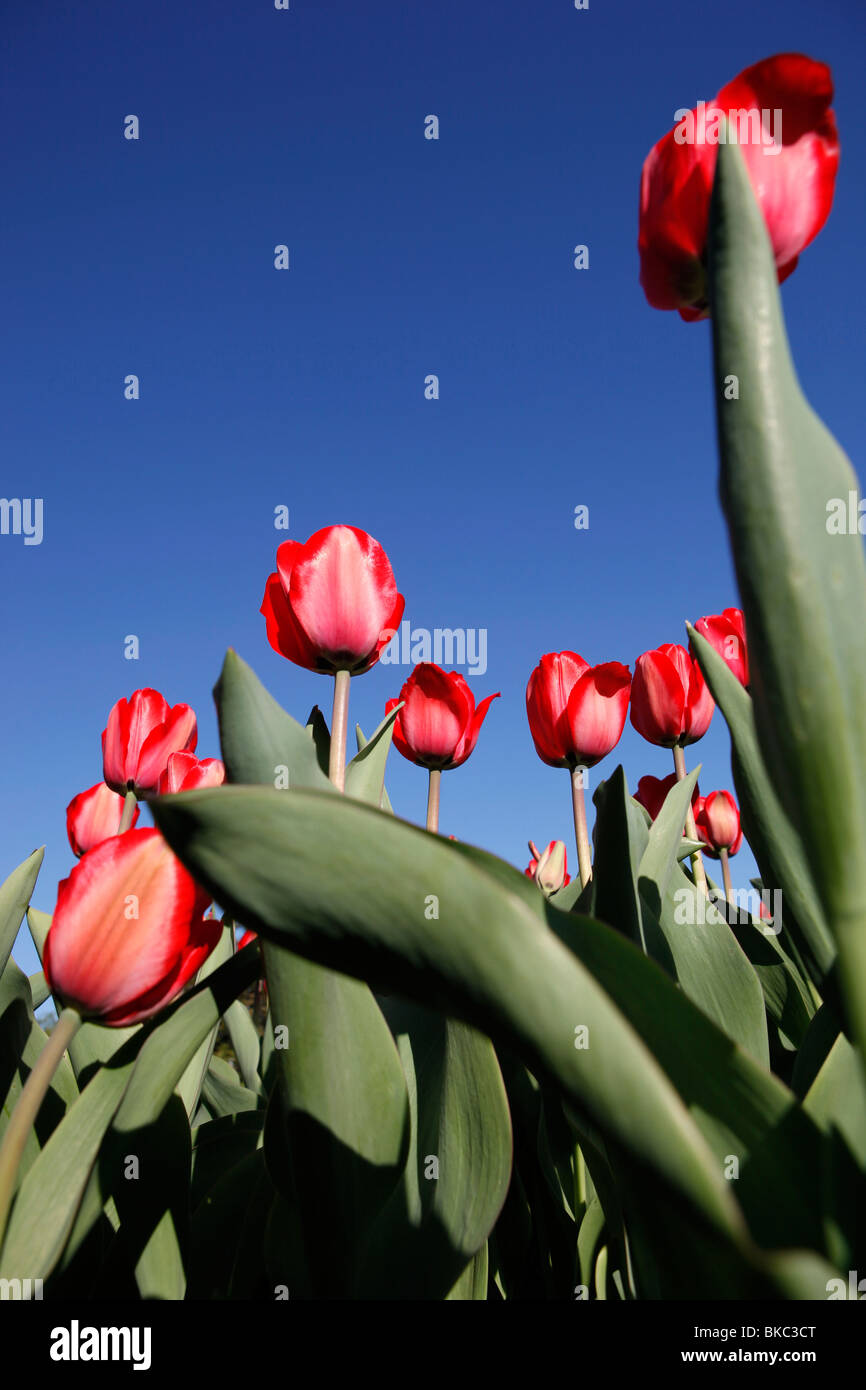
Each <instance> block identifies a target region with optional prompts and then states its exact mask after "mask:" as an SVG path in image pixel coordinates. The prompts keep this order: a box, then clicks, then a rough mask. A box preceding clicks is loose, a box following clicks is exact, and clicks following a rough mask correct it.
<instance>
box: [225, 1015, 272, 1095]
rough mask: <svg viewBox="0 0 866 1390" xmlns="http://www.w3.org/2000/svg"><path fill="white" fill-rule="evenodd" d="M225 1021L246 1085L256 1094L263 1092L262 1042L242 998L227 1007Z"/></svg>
mask: <svg viewBox="0 0 866 1390" xmlns="http://www.w3.org/2000/svg"><path fill="white" fill-rule="evenodd" d="M223 1022H224V1023H225V1026H226V1028H227V1029H228V1034H229V1037H230V1039H231V1044H232V1050H233V1052H234V1054H235V1057H236V1058H237V1060H238V1067H239V1069H240V1074H241V1079H242V1080H243V1083H244V1085H245V1086H246V1088H247V1090H249V1091H252V1092H253V1093H254V1094H255V1095H261V1094H263V1089H262V1082H261V1077H260V1076H259V1056H260V1052H261V1043H260V1039H259V1035H258V1033H257V1032H256V1029H255V1025H254V1023H253V1020H252V1019H251V1018H250V1012H249V1009H247V1008H246V1007H245V1006H244V1005H243V1004H242V1003H241V1001H240V999H236V1000H235V1001H234V1003H233V1004H230V1005H229V1007H228V1008H227V1009H226V1011H225V1014H224V1016H223Z"/></svg>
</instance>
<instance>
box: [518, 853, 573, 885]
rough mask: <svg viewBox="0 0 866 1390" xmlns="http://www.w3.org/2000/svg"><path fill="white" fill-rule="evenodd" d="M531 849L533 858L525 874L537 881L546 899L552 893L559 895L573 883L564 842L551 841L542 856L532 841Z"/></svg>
mask: <svg viewBox="0 0 866 1390" xmlns="http://www.w3.org/2000/svg"><path fill="white" fill-rule="evenodd" d="M529 849H530V853H531V854H532V856H533V857H532V859H531V861H530V863H529V864H528V865H527V867H526V868H525V869H524V873H525V874H526V875H527V876H528V877H529V878H534V879H535V882H536V883H537V884H538V886H539V888H540V889H541V891H542V893H543V894H544V896H545V897H546V898H549V897H550V896H551V894H552V893H558V892H559V890H560V888H565V887H566V885H567V884H569V883H570V882H571V876H570V874H569V873H568V872H567V868H568V857H567V855H566V851H565V845H564V844H563V842H562V840H551V841H550V844H549V845H548V846H547V849H546V850H543V851H542V853H541V854H539V853H538V850H537V849H536V847H535V845H534V844H533V843H532V841H531V840H530V841H529Z"/></svg>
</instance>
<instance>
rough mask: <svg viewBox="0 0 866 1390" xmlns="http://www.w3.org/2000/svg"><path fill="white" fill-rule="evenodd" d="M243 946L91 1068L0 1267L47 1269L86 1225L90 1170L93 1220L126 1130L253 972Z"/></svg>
mask: <svg viewBox="0 0 866 1390" xmlns="http://www.w3.org/2000/svg"><path fill="white" fill-rule="evenodd" d="M245 955H246V953H245V952H243V953H241V955H239V956H235V957H234V958H233V959H232V960H230V961H229V962H228V963H227V964H226V965H224V966H223V967H222V969H221V970H220V971H218V972H217V973H216V974H215V975H212V976H211V977H210V978H209V979H208V980H207V981H206V982H204V983H203V984H201V985H199V986H197V987H196V989H195V991H194V992H193V993H192V994H190V995H188V996H187V997H186V998H184V999H182V1000H181V1001H179V1002H178V1003H176V1004H174V1005H172V1006H171V1008H170V1009H169V1010H167V1011H166V1013H165V1014H164V1015H163V1016H162V1017H161V1018H160V1019H158V1020H155V1021H154V1023H153V1024H150V1025H148V1026H147V1027H144V1028H139V1029H138V1031H137V1033H136V1036H135V1037H133V1038H130V1039H129V1041H128V1042H126V1043H125V1044H124V1045H123V1047H121V1048H120V1050H119V1051H118V1052H117V1053H115V1054H114V1055H113V1056H112V1057H111V1058H110V1059H109V1061H108V1062H107V1063H106V1064H105V1065H104V1066H102V1067H100V1068H99V1069H98V1071H97V1072H96V1074H95V1075H94V1077H93V1079H92V1080H91V1081H90V1082H89V1084H88V1085H87V1086H86V1087H85V1089H84V1090H83V1091H82V1092H81V1095H80V1096H79V1097H78V1099H77V1100H76V1102H75V1104H74V1105H72V1106H71V1107H70V1109H69V1110H68V1112H67V1114H66V1115H65V1116H64V1118H63V1119H62V1120H61V1122H60V1123H59V1124H58V1125H57V1127H56V1128H55V1129H54V1131H53V1133H52V1134H51V1137H50V1139H49V1140H48V1142H47V1143H46V1144H45V1146H44V1148H43V1149H42V1150H41V1152H40V1153H39V1155H38V1157H37V1158H36V1160H35V1161H34V1163H33V1164H32V1166H31V1167H30V1169H29V1171H28V1172H27V1174H26V1176H25V1178H24V1180H23V1182H22V1183H21V1186H20V1188H19V1190H18V1194H17V1196H16V1199H15V1204H14V1206H13V1208H12V1213H11V1216H10V1218H9V1225H8V1227H7V1231H6V1239H5V1241H4V1244H3V1249H2V1253H0V1273H2V1274H5V1273H7V1272H8V1273H9V1274H10V1275H14V1274H15V1272H16V1270H20V1269H22V1268H25V1267H26V1268H28V1269H31V1268H32V1269H33V1271H34V1272H33V1275H32V1277H33V1278H37V1277H38V1278H45V1277H47V1276H48V1274H50V1272H51V1270H52V1269H53V1268H54V1266H55V1264H56V1263H57V1261H58V1259H59V1258H60V1255H61V1254H62V1252H63V1249H64V1246H65V1244H66V1242H67V1237H69V1235H70V1233H71V1232H72V1230H73V1226H75V1234H76V1239H77V1240H78V1242H79V1243H80V1242H81V1241H83V1239H84V1238H85V1236H86V1235H87V1230H88V1229H89V1226H88V1223H86V1222H80V1221H76V1216H77V1214H78V1211H79V1207H80V1205H81V1203H82V1199H83V1197H84V1196H85V1193H86V1192H87V1191H88V1184H89V1182H90V1178H91V1174H92V1173H93V1172H96V1173H97V1174H98V1177H99V1181H100V1184H101V1187H100V1189H99V1192H98V1193H97V1192H96V1189H95V1188H93V1189H90V1200H89V1205H88V1214H89V1218H90V1223H91V1224H92V1222H93V1221H96V1220H98V1218H99V1214H100V1212H101V1211H102V1208H103V1206H104V1204H105V1202H106V1201H107V1200H108V1197H109V1196H110V1194H111V1192H112V1191H113V1189H114V1188H115V1186H116V1184H117V1182H118V1181H120V1180H121V1179H120V1177H119V1172H120V1156H122V1152H123V1146H124V1143H125V1140H126V1138H127V1137H128V1136H129V1134H130V1133H132V1132H135V1131H137V1130H140V1129H145V1128H146V1126H147V1125H149V1124H152V1123H154V1122H155V1120H156V1119H157V1117H158V1116H159V1115H160V1113H161V1111H162V1109H163V1107H164V1106H165V1105H166V1104H167V1103H168V1101H169V1099H170V1097H171V1094H172V1091H173V1090H174V1087H175V1086H176V1084H177V1082H178V1080H179V1078H180V1076H181V1075H182V1074H183V1071H184V1069H185V1068H186V1066H187V1063H188V1062H189V1060H190V1058H191V1057H192V1056H193V1055H194V1054H195V1052H196V1049H197V1048H198V1047H199V1045H200V1043H201V1041H202V1039H203V1038H204V1037H206V1036H207V1034H208V1033H209V1032H210V1030H211V1028H213V1027H214V1025H215V1023H216V1022H217V1021H218V1019H219V1017H220V1014H221V1013H222V1011H223V1010H224V1009H225V1008H226V1007H227V1006H228V1004H229V1003H230V1002H231V1000H232V999H233V998H235V997H236V995H237V994H238V993H240V992H241V990H243V989H244V988H246V986H247V985H248V984H249V983H250V982H251V977H253V976H254V974H255V970H256V968H257V962H255V961H254V960H253V959H250V960H249V961H246V960H245V959H244V956H245ZM250 955H251V956H252V953H250ZM133 1082H134V1084H133ZM109 1130H110V1131H111V1133H110V1134H109ZM97 1160H99V1163H98V1165H97ZM71 1253H74V1251H73V1252H70V1255H71Z"/></svg>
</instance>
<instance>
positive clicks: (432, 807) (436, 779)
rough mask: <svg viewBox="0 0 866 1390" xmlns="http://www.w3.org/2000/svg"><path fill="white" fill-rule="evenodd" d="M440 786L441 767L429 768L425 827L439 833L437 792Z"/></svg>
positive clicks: (435, 833) (436, 833)
mask: <svg viewBox="0 0 866 1390" xmlns="http://www.w3.org/2000/svg"><path fill="white" fill-rule="evenodd" d="M441 786H442V769H441V768H439V767H431V768H430V784H429V786H428V788H427V829H428V830H432V831H433V834H434V835H438V834H439V793H440V790H441Z"/></svg>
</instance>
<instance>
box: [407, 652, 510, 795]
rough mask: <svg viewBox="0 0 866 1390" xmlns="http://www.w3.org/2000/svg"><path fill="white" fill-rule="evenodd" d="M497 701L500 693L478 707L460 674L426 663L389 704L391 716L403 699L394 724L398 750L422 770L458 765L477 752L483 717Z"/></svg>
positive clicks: (417, 667)
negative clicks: (473, 751)
mask: <svg viewBox="0 0 866 1390" xmlns="http://www.w3.org/2000/svg"><path fill="white" fill-rule="evenodd" d="M498 699H499V692H498V691H497V693H496V694H495V695H488V696H487V698H486V699H485V700H482V701H481V704H480V705H478V707H477V708H476V706H475V696H474V695H473V694H472V691H471V690H470V689H469V686H468V685H467V684H466V681H465V680H464V679H463V677H462V676H460V675H458V674H457V672H456V671H443V670H442V668H441V666H434V665H433V663H432V662H431V661H422V662H421V663H420V665H418V666H416V667H415V670H414V671H413V672H412V674H411V676H410V677H409V679H408V680H407V681H406V682H405V684H404V686H403V689H402V690H401V691H400V695H399V697H398V698H397V699H393V700H389V701H388V703H387V704H386V706H385V713H386V714H389V713H390V712H391V710H392V709H393V708H394V706H395V705H398V704H400V701H401V700H402V701H403V708H402V709H401V710H400V712H399V714H398V715H397V718H396V720H395V721H394V747H395V748H397V749H398V750H399V752H401V753H402V754H403V757H404V758H408V759H409V761H410V762H413V763H417V764H418V766H419V767H427V768H431V769H433V770H436V769H441V770H442V771H444V770H446V769H447V768H452V767H459V766H460V764H461V763H465V761H466V759H467V758H468V757H469V754H470V753H471V752H472V750H473V749H474V747H475V745H476V743H477V742H478V735H479V732H480V730H481V725H482V724H483V722H484V716H485V715H486V714H487V711H488V709H489V708H490V706H491V704H492V702H493V701H494V700H498Z"/></svg>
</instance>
